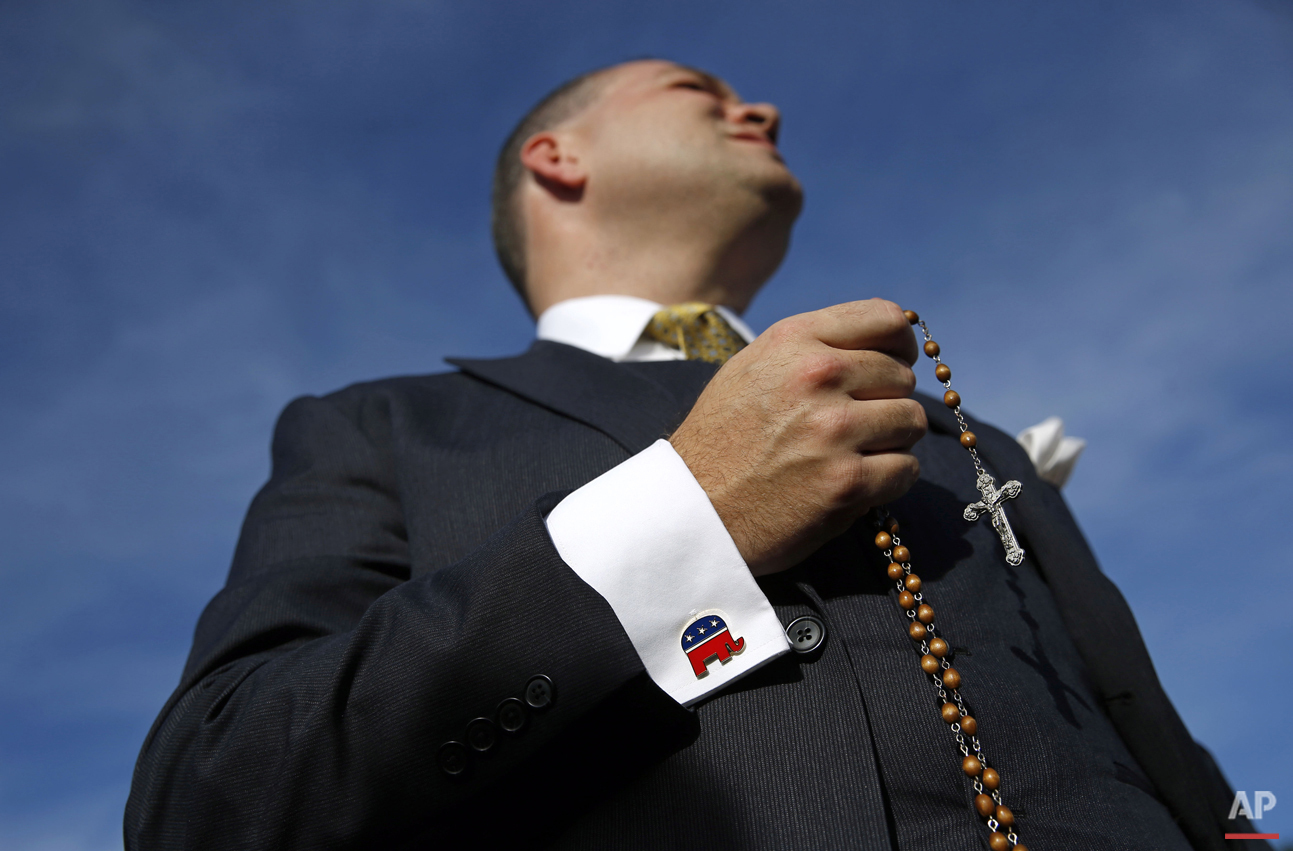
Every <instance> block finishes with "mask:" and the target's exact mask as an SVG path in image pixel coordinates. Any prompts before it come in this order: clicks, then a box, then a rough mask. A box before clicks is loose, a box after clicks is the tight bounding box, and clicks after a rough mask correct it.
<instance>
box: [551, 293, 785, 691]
mask: <svg viewBox="0 0 1293 851" xmlns="http://www.w3.org/2000/svg"><path fill="white" fill-rule="evenodd" d="M661 307H662V305H659V304H656V303H655V302H652V301H647V300H645V299H640V298H633V297H631V296H617V295H601V296H589V297H586V298H577V299H570V300H569V301H563V302H560V303H559V304H555V305H553V306H552V307H550V308H548V309H547V310H546V311H544V313H543V315H542V316H540V317H539V323H538V329H537V333H538V337H539V339H541V340H552V341H554V342H558V343H566V344H567V345H571V346H577V347H579V348H581V349H585V350H587V351H590V352H592V353H594V354H598V355H601V356H602V357H605V358H609V359H611V360H615V361H626V360H682V359H683V355H682V353H681V352H679V351H678V350H677V349H674V348H671V347H669V346H665V345H662V344H661V343H658V342H655V341H654V340H644V339H643V338H642V332H643V331H644V330H645V329H646V326H647V323H649V322H650V321H651V317H652V316H654V315H655V313H656V311H657V310H659V309H660V308H661ZM718 311H719V313H721V314H722V315H723V318H724V319H726V320H727V321H728V322H729V323H730V324H731V325H732V327H733V329H734V330H735V331H736V332H737V333H738V334H740V335H741V336H742V337H744V338H745V340H746V341H747V342H749V341H750V340H752V339H754V334H753V332H751V331H750V329H749V328H748V327H747V326H746V325H745V323H744V322H742V321H741V320H740V318H739V317H737V316H736V315H734V314H733V313H732V312H731V311H729V310H726V309H725V308H722V307H720V308H718ZM547 524H548V533H549V534H550V535H551V536H552V541H553V543H554V544H555V545H556V548H557V553H558V554H559V555H560V556H561V558H562V560H563V561H565V563H566V564H568V565H570V568H571V569H572V570H574V571H575V573H576V574H578V576H579V578H581V579H583V580H584V581H585V582H587V583H588V584H589V585H590V586H592V587H593V589H594V590H596V591H597V593H599V594H601V595H602V596H603V597H604V598H605V599H606V601H607V602H608V603H609V604H610V606H611V609H612V610H613V611H614V612H615V616H616V617H617V618H619V621H620V624H621V625H622V626H623V627H624V631H625V632H626V633H627V634H628V637H629V641H631V642H632V643H633V648H634V649H635V650H636V651H637V653H638V656H639V657H640V658H641V659H642V664H643V665H644V666H645V667H646V670H647V673H648V674H649V675H650V676H651V679H652V680H654V681H655V683H656V685H658V686H659V687H660V688H661V689H662V690H663V691H664V692H665V693H667V694H668V695H669V696H670V697H672V698H673V699H674V700H676V701H678V702H679V703H681V704H683V705H684V706H687V705H691V704H693V703H695V702H697V701H699V700H700V699H702V698H704V697H705V696H706V695H708V694H710V693H711V692H714V691H717V690H718V689H721V688H723V687H724V686H726V685H728V684H729V683H732V682H734V681H736V680H738V679H740V678H741V677H743V676H745V675H746V674H748V673H750V672H751V671H754V670H755V669H757V668H759V667H761V666H762V665H765V664H767V663H768V662H770V661H772V660H773V659H775V658H777V657H778V656H781V655H782V654H784V653H788V652H789V651H790V643H789V641H788V640H787V639H786V633H785V629H784V627H782V625H781V621H780V620H779V619H778V618H777V614H776V612H774V611H773V609H772V605H771V604H770V603H769V602H768V598H767V597H765V596H764V594H763V592H762V591H761V590H760V589H759V586H758V584H756V583H755V581H754V577H753V576H751V575H750V570H749V568H748V567H747V566H746V564H745V561H744V560H743V559H742V558H741V554H740V552H739V551H738V550H737V549H736V544H735V543H734V542H733V541H732V536H731V535H729V534H728V532H727V528H726V527H725V526H724V525H723V521H722V520H720V519H719V517H718V513H717V512H716V511H714V507H713V505H711V504H710V501H709V497H708V496H706V494H705V491H704V489H702V488H701V486H700V484H699V483H698V482H697V481H696V478H695V477H694V476H693V475H692V474H691V471H690V470H688V469H687V465H686V463H684V462H683V460H682V458H680V457H679V456H678V453H676V452H675V451H674V450H673V446H672V445H670V443H669V442H668V441H667V440H659V441H656V442H655V443H654V444H652V445H651V446H649V447H647V448H646V449H644V450H643V451H642V452H639V453H638V454H637V455H634V456H633V457H632V458H630V459H628V460H627V461H625V462H624V463H622V464H620V465H618V466H616V467H614V468H612V469H611V470H609V471H607V472H606V473H604V474H602V475H601V476H599V477H597V478H596V479H594V480H593V481H591V482H589V483H588V484H586V485H584V486H583V487H581V488H579V489H578V490H576V491H574V492H573V493H571V494H570V495H569V496H567V497H566V498H565V499H563V500H562V501H561V502H560V503H559V504H558V505H557V507H556V508H554V509H553V510H552V512H551V513H550V514H549V515H548V518H547ZM702 615H719V616H721V617H722V618H723V620H724V622H725V623H726V624H727V627H728V629H729V631H730V632H731V634H732V636H733V640H735V639H736V638H742V639H744V644H743V645H742V646H741V649H740V652H739V653H735V654H733V655H731V656H730V658H728V659H727V660H726V661H722V662H720V661H719V660H718V659H712V660H711V661H710V662H709V664H708V666H707V669H706V672H705V674H704V675H703V676H697V675H696V673H695V671H694V670H693V668H692V663H691V661H690V660H689V659H688V657H687V654H686V652H685V651H684V649H683V646H682V641H683V632H684V630H686V629H687V627H688V626H690V625H691V624H692V623H693V622H694V621H695V620H697V619H698V618H699V617H700V616H702Z"/></svg>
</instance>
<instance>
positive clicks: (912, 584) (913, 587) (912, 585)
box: [902, 573, 920, 594]
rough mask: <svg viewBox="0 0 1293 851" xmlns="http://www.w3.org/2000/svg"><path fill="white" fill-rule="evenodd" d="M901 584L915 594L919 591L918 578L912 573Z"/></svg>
mask: <svg viewBox="0 0 1293 851" xmlns="http://www.w3.org/2000/svg"><path fill="white" fill-rule="evenodd" d="M902 584H903V585H906V586H907V590H908V591H910V592H911V593H913V594H915V593H916V592H917V591H919V590H920V577H919V576H917V575H916V574H914V573H913V574H911V575H909V576H908V577H907V578H906V579H904V580H903V583H902Z"/></svg>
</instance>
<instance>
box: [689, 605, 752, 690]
mask: <svg viewBox="0 0 1293 851" xmlns="http://www.w3.org/2000/svg"><path fill="white" fill-rule="evenodd" d="M744 649H745V639H744V638H737V637H736V636H734V635H732V631H731V630H729V629H728V628H727V623H726V622H725V621H724V620H723V619H722V618H721V617H719V616H718V615H704V616H703V617H699V618H697V619H696V620H694V621H692V622H691V625H690V626H688V627H687V628H686V629H685V630H683V633H682V652H684V653H686V654H687V658H688V659H690V660H691V669H692V670H693V671H695V672H696V676H697V677H703V676H705V675H706V674H708V673H709V669H708V668H706V667H705V666H706V665H707V664H708V663H709V660H710V659H715V658H716V659H718V661H719V662H726V661H727V660H728V659H731V658H732V654H733V653H740V652H741V651H742V650H744Z"/></svg>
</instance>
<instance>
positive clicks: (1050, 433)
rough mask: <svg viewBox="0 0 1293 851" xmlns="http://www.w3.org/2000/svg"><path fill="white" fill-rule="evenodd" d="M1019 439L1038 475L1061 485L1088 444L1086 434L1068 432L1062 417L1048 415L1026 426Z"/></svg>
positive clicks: (1059, 486)
mask: <svg viewBox="0 0 1293 851" xmlns="http://www.w3.org/2000/svg"><path fill="white" fill-rule="evenodd" d="M1015 440H1018V441H1019V445H1020V446H1022V447H1023V448H1024V450H1025V451H1026V452H1027V453H1028V457H1029V458H1031V459H1032V460H1033V466H1034V467H1036V468H1037V475H1038V476H1040V477H1041V478H1042V479H1043V480H1044V481H1047V482H1050V483H1051V484H1053V485H1055V487H1057V488H1062V487H1064V483H1065V482H1067V481H1068V480H1069V476H1071V475H1072V474H1073V467H1074V466H1075V465H1076V464H1077V460H1078V456H1079V455H1081V454H1082V450H1083V449H1085V448H1086V441H1085V440H1083V439H1082V438H1080V437H1065V436H1064V421H1063V420H1062V419H1060V418H1059V417H1048V418H1047V419H1045V420H1042V421H1041V422H1040V423H1038V424H1037V425H1035V426H1030V427H1028V428H1026V429H1024V430H1023V431H1021V432H1019V436H1018V437H1016V438H1015Z"/></svg>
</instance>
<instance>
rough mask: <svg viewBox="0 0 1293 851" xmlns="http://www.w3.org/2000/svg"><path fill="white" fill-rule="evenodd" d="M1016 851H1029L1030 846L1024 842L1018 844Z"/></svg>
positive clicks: (1016, 844)
mask: <svg viewBox="0 0 1293 851" xmlns="http://www.w3.org/2000/svg"><path fill="white" fill-rule="evenodd" d="M1015 851H1028V846H1027V845H1025V844H1024V843H1022V842H1016V843H1015Z"/></svg>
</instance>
